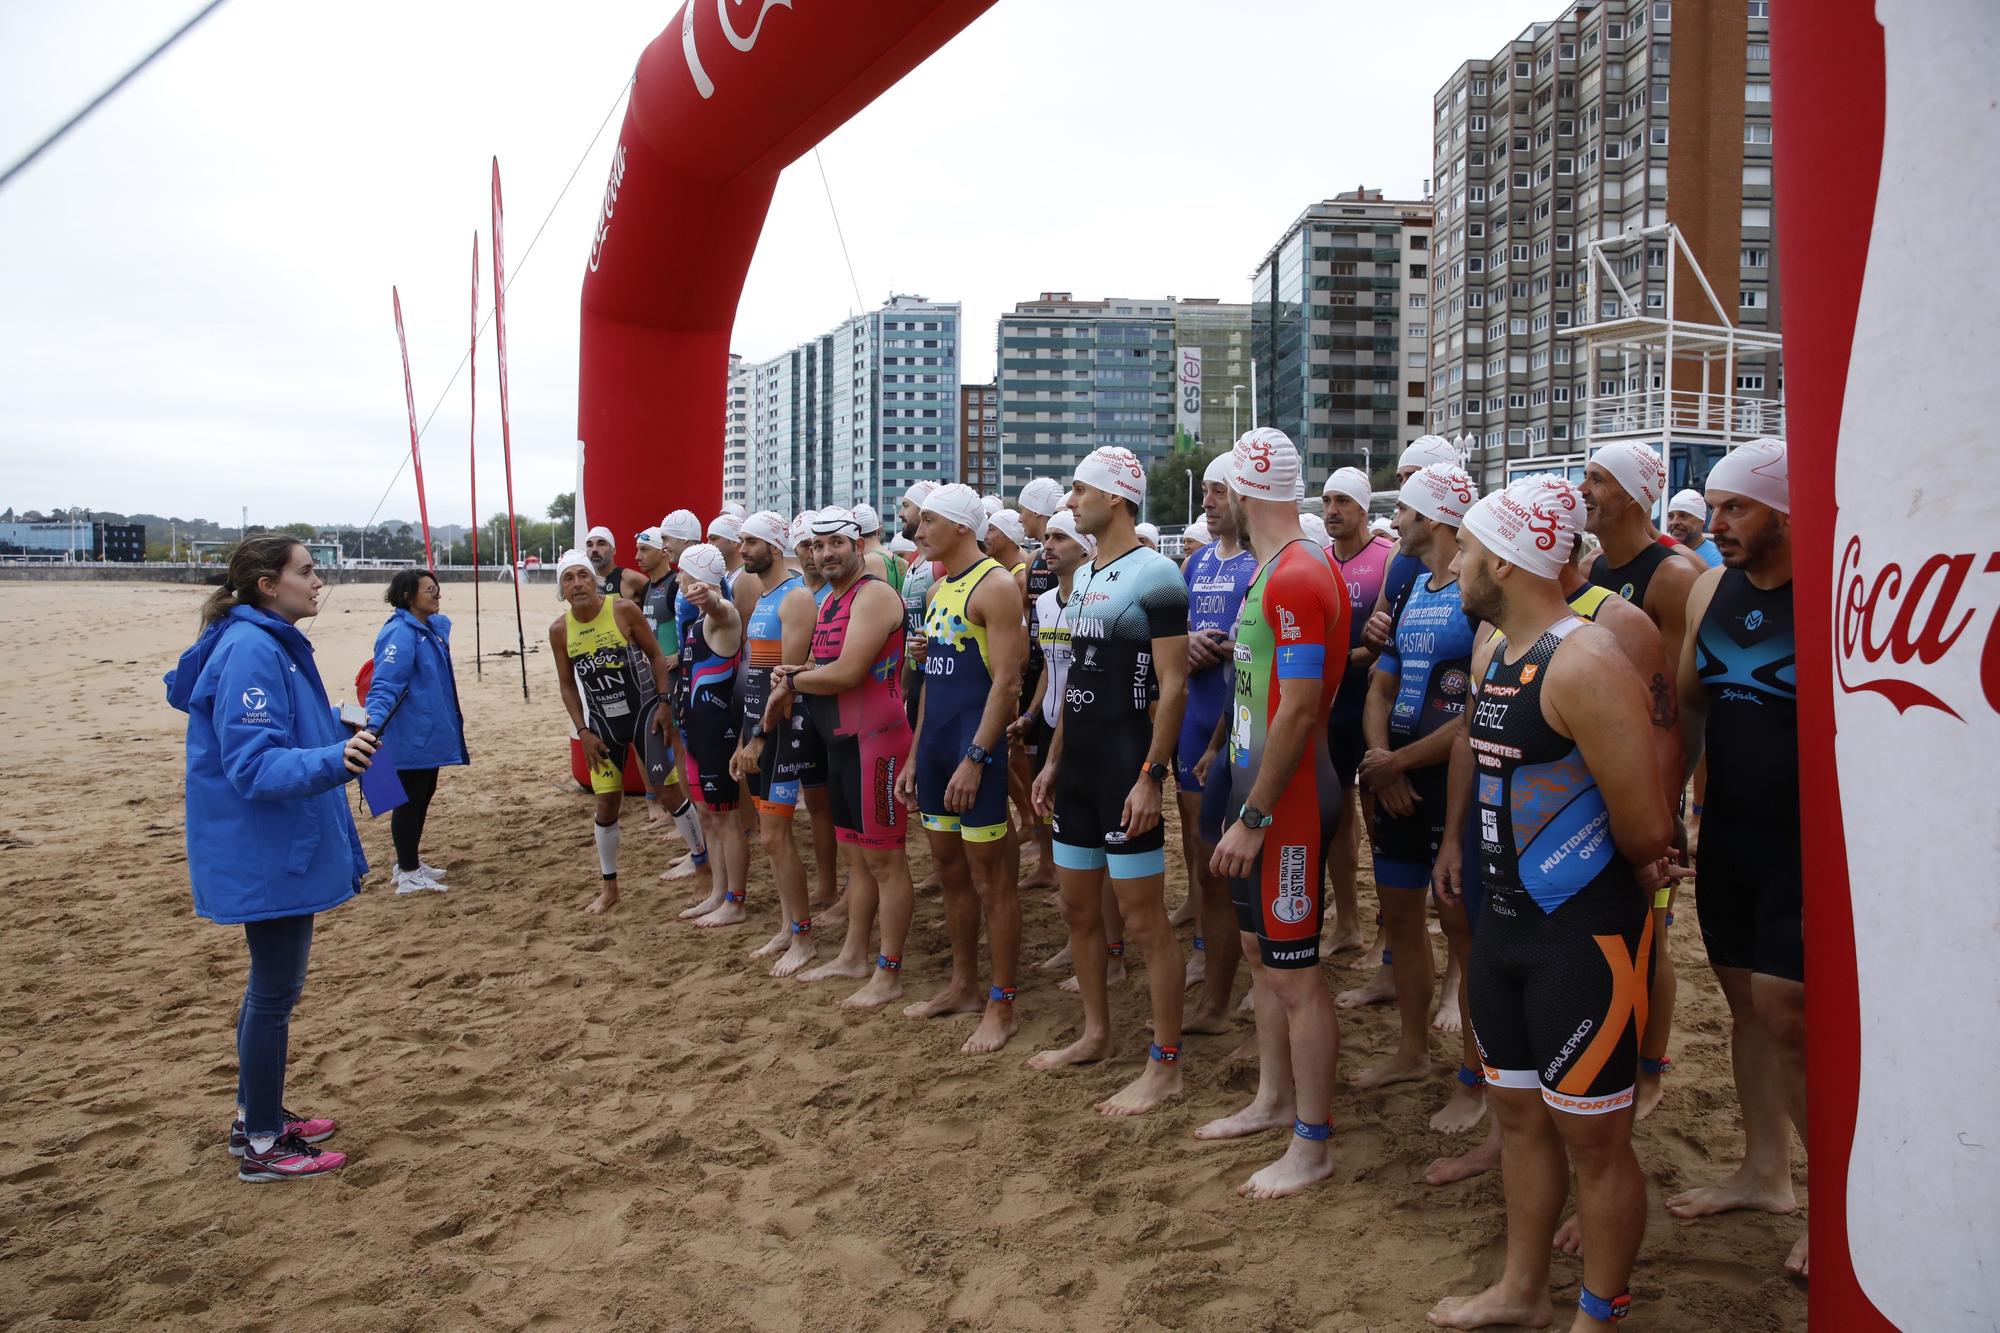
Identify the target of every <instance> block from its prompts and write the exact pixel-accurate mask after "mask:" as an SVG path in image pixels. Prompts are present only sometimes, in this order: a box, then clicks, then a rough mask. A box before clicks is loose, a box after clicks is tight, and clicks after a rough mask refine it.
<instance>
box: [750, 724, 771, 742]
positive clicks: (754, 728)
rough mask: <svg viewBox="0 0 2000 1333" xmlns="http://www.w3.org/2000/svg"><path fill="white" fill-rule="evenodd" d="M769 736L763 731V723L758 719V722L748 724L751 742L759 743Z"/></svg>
mask: <svg viewBox="0 0 2000 1333" xmlns="http://www.w3.org/2000/svg"><path fill="white" fill-rule="evenodd" d="M769 734H770V733H769V732H767V731H765V730H764V723H763V721H762V720H761V719H760V720H758V721H756V722H752V723H751V724H750V739H751V740H753V741H761V740H763V739H764V737H766V736H768V735H769Z"/></svg>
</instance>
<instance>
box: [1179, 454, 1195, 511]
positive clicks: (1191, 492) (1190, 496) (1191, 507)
mask: <svg viewBox="0 0 2000 1333" xmlns="http://www.w3.org/2000/svg"><path fill="white" fill-rule="evenodd" d="M1181 470H1182V471H1183V472H1185V473H1187V479H1188V502H1187V518H1186V519H1185V520H1184V521H1185V522H1188V523H1192V522H1194V469H1193V468H1191V467H1190V468H1182V469H1181Z"/></svg>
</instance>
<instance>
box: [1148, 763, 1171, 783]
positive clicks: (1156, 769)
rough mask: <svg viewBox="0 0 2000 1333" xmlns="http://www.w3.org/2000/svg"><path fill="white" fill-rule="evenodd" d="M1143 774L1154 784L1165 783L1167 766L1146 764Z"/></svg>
mask: <svg viewBox="0 0 2000 1333" xmlns="http://www.w3.org/2000/svg"><path fill="white" fill-rule="evenodd" d="M1144 772H1145V774H1146V776H1147V777H1149V778H1151V779H1152V780H1153V781H1155V782H1165V781H1166V780H1167V766H1166V765H1165V764H1147V765H1146V767H1145V769H1144Z"/></svg>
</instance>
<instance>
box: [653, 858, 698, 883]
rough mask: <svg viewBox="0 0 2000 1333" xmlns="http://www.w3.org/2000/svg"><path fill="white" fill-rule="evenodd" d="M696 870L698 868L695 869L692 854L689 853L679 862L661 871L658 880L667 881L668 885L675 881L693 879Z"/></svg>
mask: <svg viewBox="0 0 2000 1333" xmlns="http://www.w3.org/2000/svg"><path fill="white" fill-rule="evenodd" d="M697 869H699V867H697V866H696V865H695V863H694V854H693V853H692V852H690V853H688V855H686V856H683V857H682V858H681V859H680V860H678V861H676V862H674V863H673V864H672V865H670V866H668V867H667V868H666V869H665V870H662V871H661V872H660V878H661V879H663V880H666V881H668V882H669V883H671V882H673V881H674V880H677V879H693V878H694V877H695V872H696V870H697Z"/></svg>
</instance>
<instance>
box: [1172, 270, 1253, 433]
mask: <svg viewBox="0 0 2000 1333" xmlns="http://www.w3.org/2000/svg"><path fill="white" fill-rule="evenodd" d="M1188 348H1194V349H1198V350H1199V352H1200V357H1199V360H1200V364H1201V382H1200V384H1199V385H1194V386H1190V385H1189V384H1188V383H1187V378H1188V370H1187V368H1186V366H1185V364H1181V365H1177V367H1176V369H1175V372H1174V392H1175V395H1176V399H1175V421H1176V423H1178V422H1179V420H1180V419H1181V418H1180V402H1181V396H1183V395H1186V394H1187V393H1188V392H1189V391H1190V389H1191V388H1192V389H1196V390H1198V391H1199V395H1198V396H1199V399H1200V405H1201V410H1200V413H1199V415H1198V421H1199V425H1198V427H1197V428H1196V430H1195V436H1196V438H1197V439H1198V441H1199V442H1200V443H1201V445H1202V446H1203V447H1204V448H1208V449H1220V448H1227V447H1228V446H1230V445H1231V444H1234V443H1235V441H1236V437H1237V436H1238V435H1240V434H1242V433H1243V432H1244V431H1246V430H1248V429H1250V307H1249V306H1247V305H1240V304H1235V305H1231V304H1225V303H1223V302H1221V301H1217V300H1214V299H1212V298H1202V297H1189V298H1186V299H1184V300H1181V301H1178V302H1176V303H1175V305H1174V355H1175V357H1176V358H1177V359H1178V360H1180V361H1182V362H1184V361H1185V358H1184V357H1182V355H1181V354H1182V351H1183V350H1184V349H1188Z"/></svg>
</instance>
